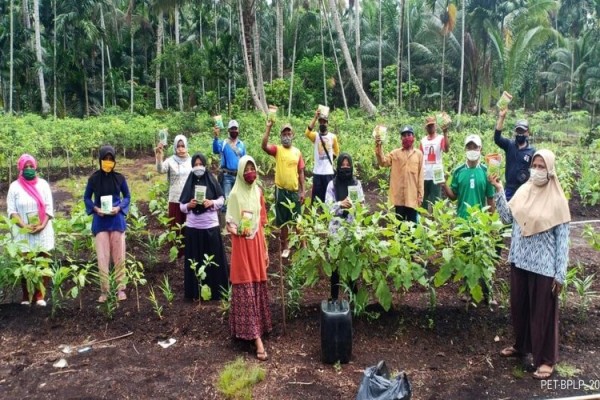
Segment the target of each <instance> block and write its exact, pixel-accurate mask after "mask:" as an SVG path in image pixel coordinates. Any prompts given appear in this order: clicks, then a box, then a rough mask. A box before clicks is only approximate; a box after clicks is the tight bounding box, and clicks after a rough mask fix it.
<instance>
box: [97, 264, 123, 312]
mask: <svg viewBox="0 0 600 400" xmlns="http://www.w3.org/2000/svg"><path fill="white" fill-rule="evenodd" d="M94 274H95V278H96V279H95V280H96V281H99V280H100V273H99V272H96V273H94ZM118 286H119V284H118V282H117V275H116V273H115V270H114V269H111V270H110V272H109V274H108V292H107V293H105V295H106V301H105V302H104V303H100V305H98V308H99V309H100V310H101V311H102V312H103V313H104V315H105V316H106V318H108V319H113V318H114V316H115V312H116V311H117V307H118V303H119V300H118V299H117V289H118Z"/></svg>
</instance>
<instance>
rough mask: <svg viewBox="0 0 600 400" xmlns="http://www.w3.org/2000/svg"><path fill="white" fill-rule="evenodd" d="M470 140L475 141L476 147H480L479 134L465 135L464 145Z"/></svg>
mask: <svg viewBox="0 0 600 400" xmlns="http://www.w3.org/2000/svg"><path fill="white" fill-rule="evenodd" d="M471 142H473V143H475V144H476V145H477V147H481V138H480V137H479V135H469V136H467V138H466V139H465V146H466V145H468V144H469V143H471Z"/></svg>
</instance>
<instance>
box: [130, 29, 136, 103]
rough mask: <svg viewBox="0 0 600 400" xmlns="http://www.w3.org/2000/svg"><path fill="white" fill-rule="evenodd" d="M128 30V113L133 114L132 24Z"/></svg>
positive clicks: (133, 57)
mask: <svg viewBox="0 0 600 400" xmlns="http://www.w3.org/2000/svg"><path fill="white" fill-rule="evenodd" d="M129 29H130V31H131V32H130V39H129V51H130V54H131V65H130V71H129V103H130V105H129V112H130V113H131V114H133V106H134V100H133V65H134V63H133V60H134V59H135V54H133V22H131V23H130V25H129Z"/></svg>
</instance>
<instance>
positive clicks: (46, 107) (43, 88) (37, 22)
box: [33, 0, 50, 115]
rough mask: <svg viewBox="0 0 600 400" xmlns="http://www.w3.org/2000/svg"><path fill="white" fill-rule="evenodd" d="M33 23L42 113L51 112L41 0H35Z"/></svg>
mask: <svg viewBox="0 0 600 400" xmlns="http://www.w3.org/2000/svg"><path fill="white" fill-rule="evenodd" d="M33 20H34V21H33V24H34V29H35V57H36V60H37V63H38V65H37V74H38V82H39V85H40V97H41V99H40V100H41V103H42V114H44V115H46V114H48V113H49V112H50V104H48V95H47V94H46V83H45V82H44V59H43V57H42V38H41V34H40V7H39V0H33Z"/></svg>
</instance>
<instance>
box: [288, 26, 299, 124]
mask: <svg viewBox="0 0 600 400" xmlns="http://www.w3.org/2000/svg"><path fill="white" fill-rule="evenodd" d="M299 25H300V21H297V22H296V29H294V51H293V52H292V75H291V77H290V101H289V103H288V119H290V118H291V117H292V97H293V96H294V64H296V45H297V43H298V26H299Z"/></svg>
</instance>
